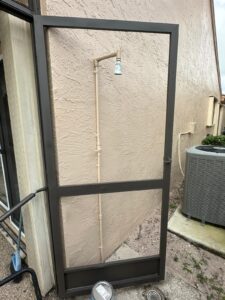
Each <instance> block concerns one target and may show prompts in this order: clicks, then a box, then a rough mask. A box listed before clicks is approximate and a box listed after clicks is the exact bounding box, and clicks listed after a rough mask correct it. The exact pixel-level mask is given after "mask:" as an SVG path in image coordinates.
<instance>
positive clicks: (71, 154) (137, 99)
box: [45, 0, 220, 266]
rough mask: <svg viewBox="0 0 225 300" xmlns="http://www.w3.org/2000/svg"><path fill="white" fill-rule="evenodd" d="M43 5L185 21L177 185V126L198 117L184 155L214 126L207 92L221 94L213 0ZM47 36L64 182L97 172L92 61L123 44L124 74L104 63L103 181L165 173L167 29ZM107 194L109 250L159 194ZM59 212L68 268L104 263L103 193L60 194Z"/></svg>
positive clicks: (77, 12)
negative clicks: (162, 32)
mask: <svg viewBox="0 0 225 300" xmlns="http://www.w3.org/2000/svg"><path fill="white" fill-rule="evenodd" d="M45 13H46V14H48V15H64V16H77V17H92V18H108V19H122V20H137V21H150V22H167V23H177V24H179V25H180V38H179V53H178V69H177V92H176V110H175V128H174V147H173V176H172V185H173V187H175V186H176V185H178V184H180V182H181V181H182V176H181V175H180V171H179V168H178V161H177V147H176V145H177V136H178V133H179V132H183V131H187V130H188V129H189V122H193V121H194V122H196V133H195V134H194V135H192V136H185V137H183V138H182V156H184V149H185V147H188V146H191V145H193V144H198V143H200V141H201V140H202V138H203V137H204V136H205V135H206V133H208V132H213V129H212V128H211V129H206V126H205V125H206V119H207V110H208V101H207V100H208V96H210V95H215V96H216V97H218V98H219V97H220V95H219V86H218V78H217V70H216V61H215V52H214V45H213V33H212V24H211V12H210V3H209V0H199V1H196V0H189V1H186V0H171V1H162V0H161V1H156V0H155V1H147V0H146V1H125V0H123V1H121V0H114V1H112V0H106V1H97V0H96V1H89V0H84V1H73V0H67V1H60V0H55V1H50V0H49V1H48V0H47V1H46V7H45ZM48 44H49V58H50V65H51V68H50V75H51V82H52V103H53V111H54V122H55V134H56V144H57V157H58V171H59V181H60V184H61V185H67V184H78V183H87V182H96V180H97V167H96V163H97V156H96V153H95V122H96V120H95V98H94V74H93V65H92V60H93V59H94V58H95V57H98V56H101V55H104V54H108V53H110V52H112V51H115V50H117V49H118V48H119V47H121V48H122V62H123V73H124V74H123V75H122V76H121V77H115V76H114V75H113V63H114V60H113V59H112V60H108V61H105V62H102V63H101V65H102V67H101V70H100V83H99V88H100V131H101V139H102V160H101V171H102V181H117V180H132V179H133V180H135V179H143V178H160V177H161V176H162V158H163V142H164V121H165V99H166V76H167V67H168V64H167V60H168V38H167V36H159V35H152V34H140V33H115V32H99V31H98V32H96V31H88V30H64V29H63V30H56V29H54V30H50V31H49V39H48ZM183 160H184V158H183ZM183 163H184V161H183ZM102 199H103V241H104V243H103V244H104V247H105V254H106V256H107V255H109V254H110V252H112V250H113V249H114V248H116V247H117V246H118V245H119V244H120V243H121V242H122V241H123V240H124V238H125V237H126V236H127V234H128V232H130V231H131V230H132V228H134V226H135V225H136V224H138V223H140V222H141V220H142V219H143V217H144V216H145V215H146V214H150V213H151V212H152V208H154V207H155V206H157V205H159V204H160V198H159V196H157V193H156V194H155V193H151V192H142V193H125V194H118V195H115V194H109V195H103V197H102ZM62 220H63V227H64V243H65V258H66V264H67V266H74V265H79V264H85V263H90V262H97V261H99V249H98V246H99V228H98V207H97V197H96V196H87V197H79V198H67V199H63V200H62Z"/></svg>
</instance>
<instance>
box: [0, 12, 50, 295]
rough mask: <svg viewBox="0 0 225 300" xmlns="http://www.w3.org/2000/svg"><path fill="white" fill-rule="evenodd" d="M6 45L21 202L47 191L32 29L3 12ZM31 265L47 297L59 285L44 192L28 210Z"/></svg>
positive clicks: (0, 37)
mask: <svg viewBox="0 0 225 300" xmlns="http://www.w3.org/2000/svg"><path fill="white" fill-rule="evenodd" d="M0 42H1V48H2V54H3V65H4V70H5V79H6V89H7V95H8V104H9V112H10V121H11V128H12V136H13V144H14V151H15V159H16V168H17V170H15V171H17V176H18V184H19V192H20V198H21V199H23V198H24V197H25V196H27V195H28V194H30V193H33V192H34V191H35V190H37V189H39V188H40V187H43V186H45V177H44V167H43V158H42V149H41V136H40V127H39V117H38V104H37V95H36V82H35V71H34V63H33V53H32V43H31V30H30V25H29V24H28V23H26V22H24V21H21V20H20V19H18V18H15V17H13V16H11V15H8V14H6V13H4V12H0ZM23 223H24V229H25V235H26V237H25V241H26V249H27V254H28V263H29V266H31V267H32V268H34V269H35V271H36V273H37V276H38V280H39V284H40V288H41V291H42V293H43V294H46V293H47V292H48V291H49V290H50V289H51V288H52V286H53V284H54V277H53V266H52V257H51V255H52V254H51V245H50V231H49V217H48V210H47V202H46V197H45V195H44V193H40V194H38V195H37V196H36V198H35V199H34V200H33V201H32V202H31V203H29V204H28V205H26V206H25V207H24V208H23Z"/></svg>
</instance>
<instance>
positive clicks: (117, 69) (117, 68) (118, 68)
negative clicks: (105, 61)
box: [114, 57, 122, 75]
mask: <svg viewBox="0 0 225 300" xmlns="http://www.w3.org/2000/svg"><path fill="white" fill-rule="evenodd" d="M114 74H115V75H122V65H121V58H118V57H117V58H116V63H115V70H114Z"/></svg>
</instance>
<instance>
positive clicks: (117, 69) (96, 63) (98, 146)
mask: <svg viewBox="0 0 225 300" xmlns="http://www.w3.org/2000/svg"><path fill="white" fill-rule="evenodd" d="M112 57H116V63H115V70H114V74H115V75H122V70H121V50H120V49H119V50H117V51H116V52H113V53H111V54H108V55H104V56H101V57H98V58H96V59H94V76H95V116H96V153H97V183H100V182H101V139H100V119H99V84H98V71H99V63H100V61H102V60H105V59H109V58H112ZM98 212H99V239H100V245H99V249H100V259H101V262H103V261H104V251H103V228H102V196H101V194H98Z"/></svg>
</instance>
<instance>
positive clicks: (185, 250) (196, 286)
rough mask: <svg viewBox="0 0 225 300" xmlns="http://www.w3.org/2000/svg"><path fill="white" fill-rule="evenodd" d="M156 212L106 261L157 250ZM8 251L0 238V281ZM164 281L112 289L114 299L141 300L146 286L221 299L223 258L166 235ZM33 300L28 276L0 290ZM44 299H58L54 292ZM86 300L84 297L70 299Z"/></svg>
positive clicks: (224, 297)
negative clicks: (114, 294) (113, 290)
mask: <svg viewBox="0 0 225 300" xmlns="http://www.w3.org/2000/svg"><path fill="white" fill-rule="evenodd" d="M179 197H180V196H179V195H173V196H172V198H171V199H172V200H171V203H170V215H172V214H173V212H174V211H175V209H176V208H177V205H178V203H177V202H178V200H179ZM159 220H160V210H159V209H157V210H156V211H155V212H154V214H153V216H152V217H151V218H147V219H146V220H145V221H144V222H143V224H142V225H141V226H139V227H138V228H137V229H136V230H135V232H134V233H132V234H131V236H130V237H129V238H128V240H127V241H126V242H125V243H124V244H123V245H122V246H121V247H120V248H119V249H118V250H117V251H116V252H115V253H114V255H113V256H112V257H111V258H110V260H114V259H123V258H127V257H137V256H145V255H152V254H156V253H157V252H158V247H159ZM10 253H12V248H11V246H10V245H9V244H8V242H7V241H6V240H5V238H3V237H2V236H1V235H0V255H1V256H0V257H1V259H0V278H1V277H4V276H6V275H7V274H8V272H9V270H8V265H9V261H10ZM166 269H167V272H166V279H165V281H163V282H160V283H154V284H145V285H141V286H137V287H129V288H126V289H118V290H116V300H128V299H129V300H142V299H143V300H144V299H146V297H145V295H146V292H147V291H148V289H150V287H157V288H159V289H160V290H161V291H162V292H163V293H164V295H165V296H166V299H168V300H200V299H201V300H210V299H215V300H225V259H224V258H222V257H220V256H217V255H215V254H212V253H210V252H208V251H206V250H204V249H201V248H200V247H198V246H197V245H193V244H190V243H189V242H187V241H186V240H184V239H182V238H180V237H178V236H176V235H175V234H173V233H170V232H168V243H167V263H166ZM3 299H4V300H12V299H13V300H14V299H15V300H16V299H20V300H22V299H26V300H28V299H35V296H34V292H33V287H32V285H31V282H30V280H29V277H25V278H24V279H23V281H22V282H21V283H20V284H19V285H18V284H13V283H10V284H8V285H6V286H4V287H2V288H1V289H0V300H3ZM44 299H45V300H54V299H58V298H57V296H56V294H55V291H52V292H50V293H49V295H47V296H46V297H45V298H44ZM73 299H76V300H87V299H88V296H85V297H76V298H73Z"/></svg>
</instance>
